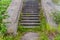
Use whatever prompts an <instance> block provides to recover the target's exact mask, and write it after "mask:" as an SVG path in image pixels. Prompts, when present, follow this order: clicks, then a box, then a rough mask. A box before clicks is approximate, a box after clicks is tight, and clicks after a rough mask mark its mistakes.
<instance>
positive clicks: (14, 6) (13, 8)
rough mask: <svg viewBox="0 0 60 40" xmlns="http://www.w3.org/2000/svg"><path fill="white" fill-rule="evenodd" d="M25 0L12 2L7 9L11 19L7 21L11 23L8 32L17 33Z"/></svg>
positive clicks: (8, 25) (13, 0)
mask: <svg viewBox="0 0 60 40" xmlns="http://www.w3.org/2000/svg"><path fill="white" fill-rule="evenodd" d="M22 5H23V0H12V2H11V4H10V6H9V7H8V9H7V13H8V15H9V18H8V19H6V20H5V21H7V22H10V23H8V24H7V32H8V33H14V34H16V32H17V27H18V18H19V16H20V12H21V9H22Z"/></svg>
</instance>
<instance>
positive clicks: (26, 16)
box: [22, 15, 40, 17]
mask: <svg viewBox="0 0 60 40" xmlns="http://www.w3.org/2000/svg"><path fill="white" fill-rule="evenodd" d="M22 16H23V17H39V16H40V15H22Z"/></svg>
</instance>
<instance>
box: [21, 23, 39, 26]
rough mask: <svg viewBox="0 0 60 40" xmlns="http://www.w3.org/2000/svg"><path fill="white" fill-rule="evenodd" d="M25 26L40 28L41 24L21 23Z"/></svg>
mask: <svg viewBox="0 0 60 40" xmlns="http://www.w3.org/2000/svg"><path fill="white" fill-rule="evenodd" d="M20 24H21V25H23V26H38V25H40V23H20Z"/></svg>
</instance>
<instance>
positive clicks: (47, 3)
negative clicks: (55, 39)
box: [41, 0, 57, 27]
mask: <svg viewBox="0 0 60 40" xmlns="http://www.w3.org/2000/svg"><path fill="white" fill-rule="evenodd" d="M41 4H42V8H43V10H44V15H46V19H47V22H48V23H49V24H50V25H51V26H54V27H55V26H57V25H56V23H55V22H54V20H53V17H52V16H51V12H52V11H55V7H54V5H53V4H52V0H41Z"/></svg>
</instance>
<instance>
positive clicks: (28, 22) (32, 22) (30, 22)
mask: <svg viewBox="0 0 60 40" xmlns="http://www.w3.org/2000/svg"><path fill="white" fill-rule="evenodd" d="M20 23H40V21H39V20H38V21H30V20H29V21H26V20H25V21H23V20H21V22H20Z"/></svg>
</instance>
